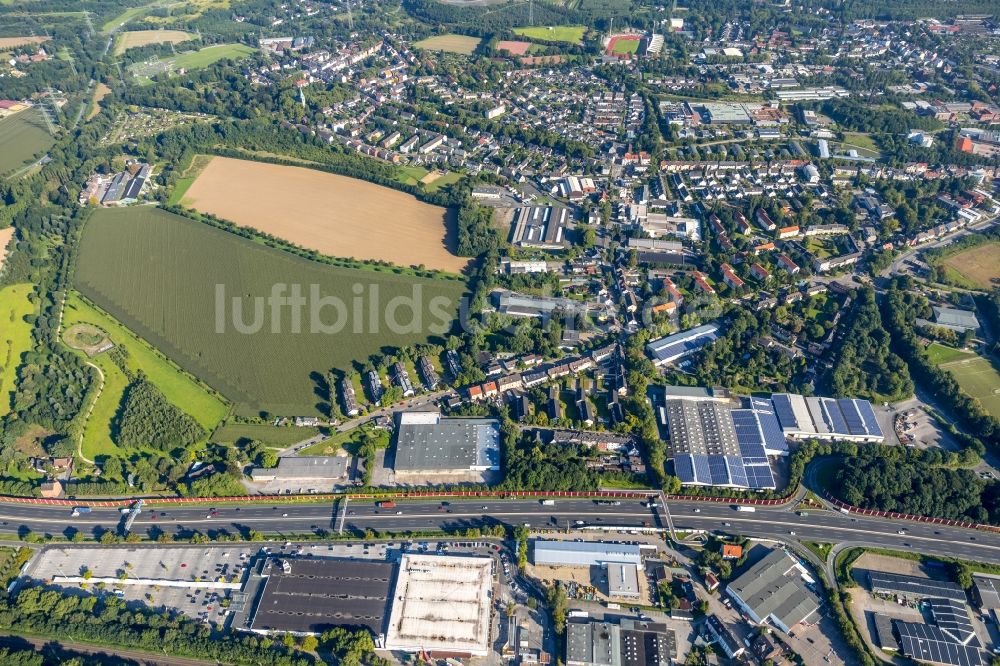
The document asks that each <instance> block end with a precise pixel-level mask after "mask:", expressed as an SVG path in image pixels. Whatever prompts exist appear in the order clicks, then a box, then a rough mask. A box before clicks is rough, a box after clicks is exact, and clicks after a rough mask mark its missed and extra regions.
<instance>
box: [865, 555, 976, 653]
mask: <svg viewBox="0 0 1000 666" xmlns="http://www.w3.org/2000/svg"><path fill="white" fill-rule="evenodd" d="M868 582H869V584H870V586H871V591H872V594H878V595H890V596H897V597H902V598H906V599H908V600H917V599H919V600H922V601H925V602H926V604H927V608H928V609H929V610H930V616H931V619H932V620H933V624H930V623H924V622H910V621H908V620H901V619H897V618H891V617H888V616H884V615H878V614H877V615H876V617H875V626H876V629H877V634H878V642H879V644H880V645H881V646H882V649H883V650H890V651H895V650H898V651H899V652H901V653H902V654H903V655H905V656H907V657H910V658H911V659H914V660H917V661H922V662H929V663H932V664H947V665H948V666H982V665H983V664H984V663H986V659H985V658H984V654H983V651H982V643H981V642H980V640H979V637H978V636H977V635H976V630H975V627H974V626H973V624H972V620H971V618H970V616H969V610H968V607H967V605H966V604H967V603H968V599H967V597H966V595H965V590H963V589H962V588H961V587H960V586H958V585H956V584H955V583H952V582H949V581H939V580H931V579H929V578H918V577H915V576H904V575H901V574H895V573H888V572H884V571H869V572H868Z"/></svg>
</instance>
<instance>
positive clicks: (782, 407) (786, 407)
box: [771, 393, 799, 428]
mask: <svg viewBox="0 0 1000 666" xmlns="http://www.w3.org/2000/svg"><path fill="white" fill-rule="evenodd" d="M771 403H772V404H773V405H774V411H775V414H776V415H777V417H778V422H779V423H781V427H782V428H798V425H799V422H798V421H797V420H796V419H795V412H793V411H792V401H791V400H789V399H788V396H787V395H786V394H784V393H779V394H776V395H772V396H771Z"/></svg>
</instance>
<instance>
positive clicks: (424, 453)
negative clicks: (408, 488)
mask: <svg viewBox="0 0 1000 666" xmlns="http://www.w3.org/2000/svg"><path fill="white" fill-rule="evenodd" d="M393 469H394V470H395V471H396V473H397V474H400V473H402V474H406V473H410V474H461V473H464V472H483V471H487V470H498V469H500V424H499V422H498V421H497V420H496V419H474V418H443V417H442V416H441V414H439V413H437V412H402V413H401V414H400V415H399V423H398V427H397V428H396V459H395V463H394V465H393Z"/></svg>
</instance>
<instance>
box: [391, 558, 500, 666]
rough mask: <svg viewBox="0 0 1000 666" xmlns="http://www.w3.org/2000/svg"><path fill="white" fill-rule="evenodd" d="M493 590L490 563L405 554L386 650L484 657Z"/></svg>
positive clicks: (487, 644) (487, 559)
mask: <svg viewBox="0 0 1000 666" xmlns="http://www.w3.org/2000/svg"><path fill="white" fill-rule="evenodd" d="M492 590H493V560H492V559H491V558H488V557H452V556H441V555H415V554H410V553H407V554H404V555H403V556H402V558H401V560H400V564H399V573H398V576H397V580H396V587H395V589H394V591H393V595H392V610H391V612H390V615H389V625H388V628H387V630H386V639H385V649H387V650H400V651H403V652H411V653H418V652H424V653H428V654H445V655H448V656H453V657H454V656H479V657H482V656H486V655H487V654H488V653H489V651H490V608H491V606H492V605H493V598H492V597H493V594H492Z"/></svg>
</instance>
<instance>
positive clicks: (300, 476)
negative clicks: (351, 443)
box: [250, 456, 350, 482]
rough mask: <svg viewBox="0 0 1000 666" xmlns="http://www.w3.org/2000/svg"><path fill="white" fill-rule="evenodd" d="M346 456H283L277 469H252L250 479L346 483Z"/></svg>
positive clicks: (347, 461) (347, 471) (347, 459)
mask: <svg viewBox="0 0 1000 666" xmlns="http://www.w3.org/2000/svg"><path fill="white" fill-rule="evenodd" d="M349 462H350V458H348V457H347V456H285V457H282V458H278V466H277V467H254V468H253V469H251V470H250V478H251V479H253V480H254V481H307V480H324V481H329V480H333V481H345V482H346V481H347V480H348V477H349V470H348V464H349Z"/></svg>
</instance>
